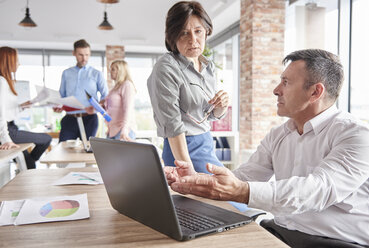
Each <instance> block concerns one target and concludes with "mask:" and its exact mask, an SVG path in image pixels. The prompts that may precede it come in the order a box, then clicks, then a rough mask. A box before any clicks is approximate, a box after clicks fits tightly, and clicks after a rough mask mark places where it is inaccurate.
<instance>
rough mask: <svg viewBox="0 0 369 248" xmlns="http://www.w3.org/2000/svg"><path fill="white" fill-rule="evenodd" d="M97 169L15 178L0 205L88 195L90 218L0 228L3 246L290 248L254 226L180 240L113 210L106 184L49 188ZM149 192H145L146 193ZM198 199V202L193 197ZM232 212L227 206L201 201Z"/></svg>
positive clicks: (0, 192) (4, 190)
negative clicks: (72, 174)
mask: <svg viewBox="0 0 369 248" xmlns="http://www.w3.org/2000/svg"><path fill="white" fill-rule="evenodd" d="M96 170H97V168H91V167H87V168H78V169H76V168H73V169H44V170H41V169H38V170H27V171H23V172H21V173H20V174H19V175H17V176H16V177H15V178H14V179H13V180H12V181H11V182H10V183H8V184H7V185H6V186H4V187H3V188H1V189H0V201H2V200H16V199H25V198H35V197H45V196H61V195H74V194H82V193H87V195H88V204H89V208H90V215H91V217H90V218H89V219H85V220H76V221H65V222H54V223H40V224H32V225H21V226H2V227H0V246H2V247H12V248H14V247H53V248H54V247H135V248H138V247H160V248H162V247H164V248H165V247H171V248H172V247H204V248H205V247H206V248H209V247H215V248H216V247H221V248H224V247H232V248H233V247H288V246H287V245H285V244H284V243H282V242H281V241H280V240H278V239H277V238H275V237H274V236H273V235H271V234H270V233H268V232H267V231H265V230H264V229H263V228H262V227H260V226H258V225H257V224H256V223H254V222H253V223H251V224H249V225H246V226H243V227H240V228H235V229H233V230H230V231H227V232H223V233H218V234H214V235H209V236H204V237H201V238H197V239H194V240H191V241H185V242H179V241H176V240H173V239H171V238H169V237H167V236H165V235H164V234H161V233H159V232H157V231H155V230H153V229H151V228H149V227H147V226H145V225H143V224H141V223H139V222H136V221H134V220H132V219H130V218H128V217H126V216H124V215H121V214H119V213H118V212H117V211H115V210H114V209H113V208H112V207H111V205H110V203H109V200H108V196H107V193H106V191H105V187H104V185H93V186H91V185H69V186H52V185H51V184H52V182H54V181H55V180H57V179H59V178H60V177H62V176H64V175H66V174H67V173H69V172H70V171H96ZM148 190H149V189H148ZM197 199H198V198H197ZM205 201H206V202H208V203H209V202H210V203H212V204H214V205H218V206H222V207H225V208H229V209H232V207H231V206H230V205H229V204H228V203H226V202H216V201H211V200H205Z"/></svg>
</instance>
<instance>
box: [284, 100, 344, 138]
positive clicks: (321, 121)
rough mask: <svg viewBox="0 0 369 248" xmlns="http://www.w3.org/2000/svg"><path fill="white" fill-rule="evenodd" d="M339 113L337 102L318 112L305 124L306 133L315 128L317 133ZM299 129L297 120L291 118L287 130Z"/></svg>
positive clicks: (286, 126)
mask: <svg viewBox="0 0 369 248" xmlns="http://www.w3.org/2000/svg"><path fill="white" fill-rule="evenodd" d="M337 113H338V109H337V107H336V105H335V104H333V105H332V106H331V107H329V108H328V109H326V110H325V111H323V112H322V113H320V114H318V115H317V116H315V117H314V118H312V119H310V120H309V121H307V122H306V123H305V124H304V134H305V133H308V132H309V131H311V130H313V131H314V134H315V135H317V134H319V133H320V131H321V130H322V129H323V128H324V127H325V126H326V125H327V124H328V123H329V121H330V120H331V118H332V117H333V116H334V115H335V114H337ZM296 129H297V127H296V125H295V122H294V121H293V120H292V119H289V120H288V121H287V123H286V125H285V131H287V132H293V131H295V130H296Z"/></svg>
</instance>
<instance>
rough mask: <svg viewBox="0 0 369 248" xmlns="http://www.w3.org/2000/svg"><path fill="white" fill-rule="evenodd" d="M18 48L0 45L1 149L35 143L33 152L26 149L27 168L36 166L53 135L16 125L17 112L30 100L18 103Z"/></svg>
mask: <svg viewBox="0 0 369 248" xmlns="http://www.w3.org/2000/svg"><path fill="white" fill-rule="evenodd" d="M18 65H19V64H18V53H17V50H16V49H14V48H11V47H0V143H1V144H0V150H8V149H12V148H17V147H19V146H18V145H17V144H19V143H34V144H35V147H34V148H33V150H32V152H31V153H28V151H24V152H23V153H24V157H25V160H26V164H27V168H28V169H34V168H36V164H35V162H36V161H37V160H39V158H40V157H41V155H42V154H43V153H44V151H45V150H46V149H47V148H48V147H49V145H50V142H51V137H50V136H49V135H47V134H44V133H32V132H27V131H21V130H19V129H18V127H17V125H15V123H14V120H15V119H16V116H17V114H18V113H19V112H20V111H21V110H22V108H23V107H25V106H26V105H27V104H28V102H25V103H23V104H21V105H19V104H18V98H17V91H16V89H15V72H16V71H17V68H18Z"/></svg>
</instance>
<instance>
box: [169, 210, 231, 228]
mask: <svg viewBox="0 0 369 248" xmlns="http://www.w3.org/2000/svg"><path fill="white" fill-rule="evenodd" d="M176 212H177V216H178V220H179V224H180V225H181V226H183V227H186V228H188V229H190V230H192V231H201V230H204V229H209V228H213V227H217V226H220V225H222V224H224V222H221V221H218V220H214V219H211V218H209V217H207V216H204V215H198V214H195V213H191V212H188V211H186V210H183V209H180V208H179V207H177V206H176Z"/></svg>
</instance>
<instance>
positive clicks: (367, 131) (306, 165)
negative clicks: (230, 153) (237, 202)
mask: <svg viewBox="0 0 369 248" xmlns="http://www.w3.org/2000/svg"><path fill="white" fill-rule="evenodd" d="M234 173H235V175H236V176H237V177H238V178H240V179H241V180H246V181H249V185H250V198H249V206H250V207H253V208H259V209H263V210H265V211H269V212H271V213H272V214H274V216H275V222H276V223H277V224H278V225H280V226H283V227H285V228H287V229H290V230H298V231H300V232H304V233H308V234H312V235H319V236H325V237H331V238H336V239H340V240H345V241H349V242H356V243H359V244H363V245H368V244H369V128H368V127H367V126H366V125H364V124H363V123H361V122H360V121H358V120H356V119H355V118H354V117H353V116H352V115H351V114H349V113H345V112H341V111H338V110H337V108H336V107H335V106H334V105H333V106H332V107H330V108H329V109H327V110H326V111H324V112H323V113H321V114H319V115H318V116H316V117H314V118H313V119H311V120H310V121H308V122H306V123H305V125H304V129H303V134H302V135H300V134H299V133H298V132H297V129H296V127H295V125H294V122H293V121H292V120H291V119H290V120H289V121H287V122H286V123H284V124H283V125H281V126H279V127H277V128H275V129H272V130H271V131H270V133H269V134H268V135H267V136H266V137H265V138H264V139H263V140H262V142H261V144H260V145H259V147H258V148H257V151H256V152H255V153H254V154H253V155H252V156H251V158H250V160H249V161H248V162H247V163H246V164H243V165H241V166H240V168H239V169H237V170H235V171H234ZM273 175H275V179H276V180H275V181H272V180H271V181H268V180H269V179H270V178H271V177H272V176H273Z"/></svg>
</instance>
